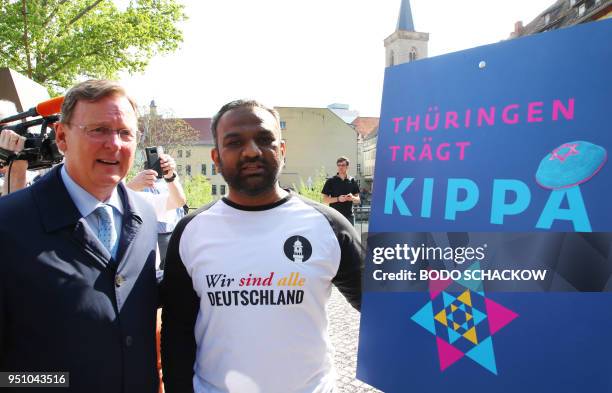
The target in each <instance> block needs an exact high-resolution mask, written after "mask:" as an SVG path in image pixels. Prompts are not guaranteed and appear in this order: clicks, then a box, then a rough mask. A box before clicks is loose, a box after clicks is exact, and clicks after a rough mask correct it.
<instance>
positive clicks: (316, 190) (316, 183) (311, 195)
mask: <svg viewBox="0 0 612 393" xmlns="http://www.w3.org/2000/svg"><path fill="white" fill-rule="evenodd" d="M326 180H327V176H326V175H325V168H321V170H320V171H319V173H317V175H316V176H315V178H314V179H313V181H312V185H311V186H310V187H308V185H307V184H305V183H304V181H303V180H302V179H300V185H299V187H296V186H295V184H294V185H293V188H294V189H297V192H298V194H300V195H302V196H304V197H306V198H308V199H312V200H313V201H315V202H319V203H323V196H322V194H321V190H322V189H323V185H324V184H325V181H326Z"/></svg>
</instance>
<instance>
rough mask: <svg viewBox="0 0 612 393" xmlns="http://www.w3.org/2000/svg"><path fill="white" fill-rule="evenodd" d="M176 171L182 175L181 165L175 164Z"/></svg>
mask: <svg viewBox="0 0 612 393" xmlns="http://www.w3.org/2000/svg"><path fill="white" fill-rule="evenodd" d="M179 151H180V150H179ZM176 171H177V172H178V174H179V175H182V174H183V166H182V165H177V166H176Z"/></svg>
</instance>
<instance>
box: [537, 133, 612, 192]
mask: <svg viewBox="0 0 612 393" xmlns="http://www.w3.org/2000/svg"><path fill="white" fill-rule="evenodd" d="M607 158H608V153H607V152H606V149H604V148H603V147H601V146H598V145H595V144H593V143H590V142H586V141H574V142H568V143H564V144H562V145H561V146H559V147H557V148H556V149H554V150H553V151H552V152H551V153H550V154H548V155H546V157H544V159H543V160H542V161H541V162H540V166H539V167H538V171H537V172H536V181H537V182H538V184H539V185H541V186H542V187H545V188H550V189H553V190H556V189H559V188H567V187H573V186H577V185H578V184H582V183H584V182H585V181H587V180H589V179H590V178H592V177H593V176H595V174H597V172H599V170H600V169H601V168H602V167H603V166H604V164H605V163H606V160H607Z"/></svg>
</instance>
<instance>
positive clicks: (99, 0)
mask: <svg viewBox="0 0 612 393" xmlns="http://www.w3.org/2000/svg"><path fill="white" fill-rule="evenodd" d="M101 2H102V0H96V1H94V2H93V3H91V4H90V5H88V6H87V7H85V8H83V9H82V10H81V12H79V13H78V14H77V15H76V16H75V17H74V18H72V19H70V22H68V24H67V26H70V25H72V24H74V23H75V22H77V21H78V20H79V19H81V18H82V17H83V16H85V15H86V14H87V13H88V12H89V11H91V10H93V9H94V8H96V6H97V5H98V4H100V3H101Z"/></svg>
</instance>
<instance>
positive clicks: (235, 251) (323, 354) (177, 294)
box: [162, 194, 363, 393]
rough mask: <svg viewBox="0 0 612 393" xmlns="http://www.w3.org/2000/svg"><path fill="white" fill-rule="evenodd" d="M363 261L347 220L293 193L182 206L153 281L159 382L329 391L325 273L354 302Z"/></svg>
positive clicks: (181, 386) (170, 388)
mask: <svg viewBox="0 0 612 393" xmlns="http://www.w3.org/2000/svg"><path fill="white" fill-rule="evenodd" d="M362 261H363V249H362V247H361V244H360V241H359V237H358V234H357V233H356V232H355V230H354V228H353V227H352V225H351V224H350V223H349V222H348V221H347V220H346V219H345V218H344V217H342V215H341V214H339V213H338V212H337V211H335V210H333V209H331V208H329V207H327V206H324V205H321V204H318V203H315V202H312V201H310V200H307V199H302V198H301V197H299V196H297V195H295V194H289V195H288V196H287V197H286V198H284V199H282V200H280V201H278V202H276V203H274V204H272V205H268V206H260V207H257V208H250V207H244V206H239V205H236V204H234V203H232V202H230V201H229V200H227V199H223V200H221V201H218V202H216V203H213V204H211V205H208V206H206V207H204V208H202V209H200V210H198V211H197V212H196V213H194V214H192V215H189V216H188V217H186V218H185V219H183V220H182V221H181V222H180V223H179V225H178V226H177V228H176V229H175V233H174V234H173V236H172V240H171V242H170V246H169V248H168V255H167V259H166V271H165V274H166V277H165V279H164V283H163V287H162V291H163V296H164V298H163V301H164V308H163V324H162V356H163V367H164V382H165V384H166V391H167V392H168V393H172V392H174V391H176V392H178V391H180V392H183V391H191V390H190V389H193V391H195V392H198V393H220V392H239V393H275V392H278V393H291V392H295V393H313V392H317V393H318V392H320V393H328V392H331V391H333V389H334V385H335V374H334V371H333V364H332V355H333V352H332V351H333V349H332V346H331V343H330V340H329V336H328V334H327V326H328V317H327V313H326V304H327V302H328V301H329V298H330V295H331V285H332V283H333V284H335V285H336V286H337V287H338V288H339V289H340V291H341V292H342V293H343V294H344V295H345V297H346V298H347V300H348V301H349V302H350V303H351V304H352V305H353V306H354V307H355V308H357V309H359V307H360V304H361V264H362Z"/></svg>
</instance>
